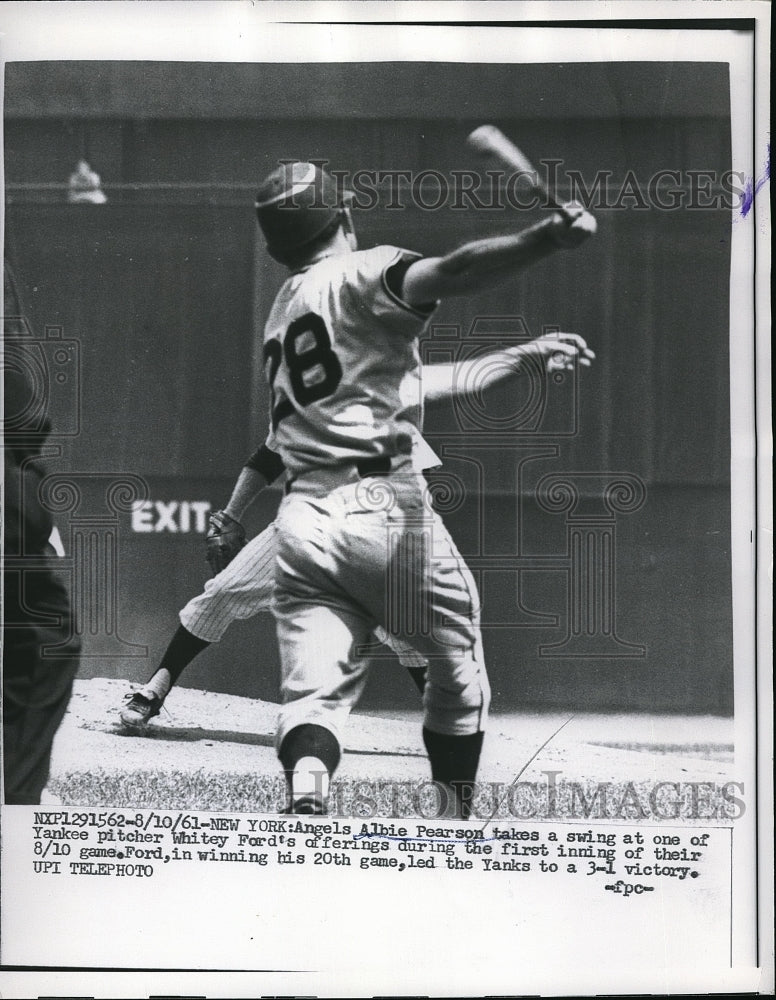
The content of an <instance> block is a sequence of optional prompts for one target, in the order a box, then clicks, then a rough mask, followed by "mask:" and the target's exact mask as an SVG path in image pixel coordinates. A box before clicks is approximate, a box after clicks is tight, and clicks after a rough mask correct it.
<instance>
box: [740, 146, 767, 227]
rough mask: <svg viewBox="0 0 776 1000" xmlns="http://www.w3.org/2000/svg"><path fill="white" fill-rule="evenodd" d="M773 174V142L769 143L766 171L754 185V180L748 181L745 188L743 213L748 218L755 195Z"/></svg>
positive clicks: (742, 203)
mask: <svg viewBox="0 0 776 1000" xmlns="http://www.w3.org/2000/svg"><path fill="white" fill-rule="evenodd" d="M770 176H771V144H770V143H768V155H767V157H766V160H765V172H764V173H763V175H762V177H760V178H759V179H758V181H757V183H756V184H754V186H753V181H751V180H750V181H747V182H746V187H745V188H744V197H743V198H742V200H741V215H742V216H743V217H744V218H746V216H747V215H749V212H750V210H751V208H752V205H753V204H754V196H755V195H756V194H757V192H758V191H759V190H760V188H761V187H763V185H764V184H765V183H766V182H767V181H768V180H770Z"/></svg>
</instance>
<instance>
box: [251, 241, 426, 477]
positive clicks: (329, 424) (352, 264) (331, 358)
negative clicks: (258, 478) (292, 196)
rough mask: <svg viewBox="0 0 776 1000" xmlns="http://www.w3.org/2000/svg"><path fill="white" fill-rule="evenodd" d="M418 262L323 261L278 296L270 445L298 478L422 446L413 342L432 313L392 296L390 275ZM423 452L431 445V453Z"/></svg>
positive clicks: (268, 357) (271, 336) (349, 257)
mask: <svg viewBox="0 0 776 1000" xmlns="http://www.w3.org/2000/svg"><path fill="white" fill-rule="evenodd" d="M417 259H418V255H417V254H414V253H411V252H410V251H407V250H400V249H398V248H397V247H391V246H379V247H375V248H373V249H371V250H362V251H356V252H352V253H345V254H341V255H337V256H333V257H327V258H324V259H323V260H321V261H318V262H317V263H315V264H312V265H310V266H309V267H307V268H304V269H303V270H301V271H299V272H297V273H295V274H292V275H291V276H290V277H289V278H288V279H287V280H286V282H285V283H284V284H283V286H282V288H281V289H280V291H279V293H278V295H277V298H276V299H275V303H274V305H273V307H272V311H271V313H270V316H269V319H268V320H267V324H266V327H265V333H264V361H265V366H266V374H267V378H268V380H269V383H270V386H271V388H272V404H271V410H272V413H271V421H272V429H271V431H270V435H269V437H268V439H267V445H268V446H269V447H270V448H272V449H273V450H274V451H277V452H278V453H279V454H280V456H281V458H282V459H283V463H284V465H285V466H286V468H287V469H288V470H289V473H290V474H291V475H292V476H293V475H294V474H298V473H301V472H305V471H308V470H310V469H315V468H321V467H325V466H336V465H341V464H344V463H348V462H355V461H359V460H360V459H365V458H375V457H382V456H394V455H401V454H404V455H406V454H410V453H412V454H413V456H415V458H414V464H415V466H416V468H420V467H424V466H425V467H428V465H429V462H428V460H427V458H426V457H424V459H423V460H419V459H418V457H417V456H416V453H417V452H418V451H419V450H420V449H421V448H423V447H424V445H423V444H421V441H422V439H421V436H420V427H421V426H422V420H423V396H422V390H421V384H420V356H419V351H418V343H417V337H418V334H419V333H420V332H421V331H422V329H423V327H424V325H425V324H426V322H427V320H428V317H429V315H430V313H431V311H432V310H425V311H424V310H419V309H415V308H413V307H411V306H409V305H407V303H405V302H403V301H402V300H401V299H399V298H397V296H396V295H395V294H394V293H393V291H392V290H391V288H390V287H389V284H388V281H387V279H386V273H387V272H388V271H389V269H390V268H391V267H393V266H394V265H398V266H401V265H402V264H404V265H405V266H406V264H408V263H411V262H412V261H414V260H417ZM425 447H427V446H425Z"/></svg>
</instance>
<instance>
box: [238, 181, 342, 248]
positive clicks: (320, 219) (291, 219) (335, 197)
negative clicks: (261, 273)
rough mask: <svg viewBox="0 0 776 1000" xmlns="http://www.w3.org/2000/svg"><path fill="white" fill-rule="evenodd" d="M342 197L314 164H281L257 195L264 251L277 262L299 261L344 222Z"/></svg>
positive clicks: (333, 183) (260, 187) (332, 182)
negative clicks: (299, 257)
mask: <svg viewBox="0 0 776 1000" xmlns="http://www.w3.org/2000/svg"><path fill="white" fill-rule="evenodd" d="M345 198H346V196H345V194H344V193H342V192H338V190H337V184H336V182H335V181H334V178H333V177H331V176H330V175H329V174H327V173H326V171H325V170H322V169H321V167H319V166H317V165H316V164H314V163H304V162H296V163H284V164H283V165H282V166H281V167H278V169H277V170H273V171H272V173H271V174H270V175H269V176H268V177H266V178H265V179H264V180H263V181H262V183H261V184H260V186H259V190H258V193H257V194H256V214H257V215H258V217H259V225H260V226H261V230H262V232H263V233H264V237H265V239H266V240H267V249H268V250H269V252H270V253H271V254H272V255H273V257H276V258H277V259H278V260H288V259H289V258H294V257H298V256H299V253H300V251H303V250H304V248H305V247H306V246H308V244H311V243H314V242H316V241H317V240H319V239H322V238H323V237H325V236H327V235H328V234H329V233H330V232H334V230H335V229H336V228H337V226H338V225H339V224H340V222H341V221H342V218H343V211H344V208H345Z"/></svg>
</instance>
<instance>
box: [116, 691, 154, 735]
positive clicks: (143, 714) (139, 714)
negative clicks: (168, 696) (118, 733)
mask: <svg viewBox="0 0 776 1000" xmlns="http://www.w3.org/2000/svg"><path fill="white" fill-rule="evenodd" d="M125 700H126V701H127V704H126V705H125V706H124V708H122V710H121V712H120V713H119V718H120V719H121V721H122V722H123V723H124V725H125V726H127V728H128V729H145V727H146V726H147V725H148V723H149V721H150V720H151V719H153V718H154V717H155V716H157V715H158V714H159V710H160V709H161V707H162V699H161V698H157V697H156V695H155V694H152V695H150V696H148V695H144V694H140V692H139V691H135V692H134V693H133V694H128V695H126V699H125Z"/></svg>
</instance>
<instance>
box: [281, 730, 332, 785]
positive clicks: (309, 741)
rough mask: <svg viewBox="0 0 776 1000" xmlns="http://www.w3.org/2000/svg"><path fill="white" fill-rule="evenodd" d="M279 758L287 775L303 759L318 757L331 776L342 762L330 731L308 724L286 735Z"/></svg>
mask: <svg viewBox="0 0 776 1000" xmlns="http://www.w3.org/2000/svg"><path fill="white" fill-rule="evenodd" d="M278 757H279V758H280V763H281V764H282V765H283V767H284V768H285V770H286V772H287V773H288V772H291V771H293V770H294V768H295V767H296V765H297V764H298V763H299V761H300V760H301V759H302V758H303V757H317V758H318V760H319V761H321V763H322V764H323V765H324V767H325V768H326V770H327V771H328V772H329V775H330V776H331V775H332V774H334V772H335V771H336V770H337V765H338V764H339V762H340V746H339V743H338V742H337V739H336V737H335V736H334V734H333V733H331V732H329V730H328V729H325V728H324V727H323V726H316V725H313V724H312V723H307V722H306V723H304V724H303V725H301V726H295V727H294V729H291V730H289V732H287V733H286V735H285V736H284V737H283V742H282V743H281V744H280V749H279V750H278Z"/></svg>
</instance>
